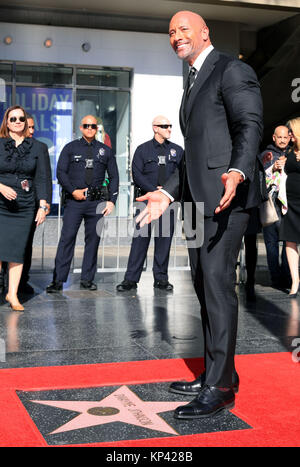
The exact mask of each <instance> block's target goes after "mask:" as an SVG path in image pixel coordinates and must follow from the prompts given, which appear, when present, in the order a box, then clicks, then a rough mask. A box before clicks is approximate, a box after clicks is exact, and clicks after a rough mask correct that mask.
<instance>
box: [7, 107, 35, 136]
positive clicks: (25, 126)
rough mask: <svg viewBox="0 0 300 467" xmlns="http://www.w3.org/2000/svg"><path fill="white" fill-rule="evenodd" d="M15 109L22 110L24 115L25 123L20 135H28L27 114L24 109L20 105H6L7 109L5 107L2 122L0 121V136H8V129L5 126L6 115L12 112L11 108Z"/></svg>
mask: <svg viewBox="0 0 300 467" xmlns="http://www.w3.org/2000/svg"><path fill="white" fill-rule="evenodd" d="M17 109H20V110H22V112H23V114H24V117H25V125H24V130H23V132H22V135H23V136H25V137H26V136H29V131H28V123H27V115H26V112H25V110H24V109H23V107H21V106H20V105H13V106H12V107H8V109H6V111H5V114H4V117H3V120H2V123H1V127H0V138H9V129H8V127H7V122H8V116H9V114H10V112H12V111H13V110H17Z"/></svg>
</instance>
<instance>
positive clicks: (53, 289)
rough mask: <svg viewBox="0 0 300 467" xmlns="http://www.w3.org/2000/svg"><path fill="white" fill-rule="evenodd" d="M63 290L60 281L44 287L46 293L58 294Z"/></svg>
mask: <svg viewBox="0 0 300 467" xmlns="http://www.w3.org/2000/svg"><path fill="white" fill-rule="evenodd" d="M62 289H63V283H62V282H60V281H52V282H51V284H49V285H48V287H46V292H47V293H58V292H60V291H61V290H62Z"/></svg>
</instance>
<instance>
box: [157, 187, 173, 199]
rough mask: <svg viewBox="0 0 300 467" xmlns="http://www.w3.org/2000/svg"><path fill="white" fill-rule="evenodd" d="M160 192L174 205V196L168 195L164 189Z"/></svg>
mask: <svg viewBox="0 0 300 467" xmlns="http://www.w3.org/2000/svg"><path fill="white" fill-rule="evenodd" d="M158 191H160V192H161V193H163V194H164V195H166V196H167V197H168V198H169V200H170V201H171V203H173V201H174V198H173V196H172V195H170V193H168V192H167V191H166V190H164V189H163V188H160V189H159V190H158Z"/></svg>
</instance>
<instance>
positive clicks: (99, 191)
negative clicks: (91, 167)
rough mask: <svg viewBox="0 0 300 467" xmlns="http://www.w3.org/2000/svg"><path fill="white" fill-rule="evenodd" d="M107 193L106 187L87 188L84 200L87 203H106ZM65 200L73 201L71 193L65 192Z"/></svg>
mask: <svg viewBox="0 0 300 467" xmlns="http://www.w3.org/2000/svg"><path fill="white" fill-rule="evenodd" d="M107 195H108V192H107V189H106V187H102V188H93V187H92V188H88V190H87V196H86V199H88V200H89V201H99V200H103V201H108V200H109V197H108V196H107ZM65 199H74V197H73V195H72V194H71V193H68V192H67V191H66V192H65Z"/></svg>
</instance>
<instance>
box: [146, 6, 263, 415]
mask: <svg viewBox="0 0 300 467" xmlns="http://www.w3.org/2000/svg"><path fill="white" fill-rule="evenodd" d="M169 36H170V43H171V46H172V48H173V49H174V51H175V52H176V54H177V56H178V57H179V58H180V59H182V60H185V61H187V62H188V64H189V66H190V72H189V79H188V81H187V84H186V86H185V90H184V94H183V99H182V104H181V109H180V125H181V129H182V133H183V135H184V139H185V157H184V159H183V164H182V170H181V171H180V170H178V171H176V172H175V173H174V174H173V175H172V176H171V177H170V178H169V180H168V181H167V182H166V184H165V185H164V186H163V189H162V190H160V191H155V192H152V193H147V194H146V195H145V196H144V197H141V198H139V201H148V204H147V208H146V209H145V211H144V212H143V213H142V214H141V215H140V216H139V218H138V221H141V225H143V224H144V223H148V222H151V220H153V219H154V218H156V217H158V215H159V214H158V211H159V212H160V213H161V212H163V211H164V210H165V209H166V208H167V206H168V205H169V203H170V202H171V201H173V200H174V199H181V200H183V201H190V202H192V203H193V207H194V213H197V209H198V206H200V203H204V220H203V224H204V240H203V244H202V245H201V246H200V245H196V246H195V245H192V248H189V255H190V260H191V269H192V278H193V281H194V286H195V290H196V293H197V296H198V298H199V301H200V305H201V317H202V325H203V332H204V343H205V355H204V357H205V372H204V373H202V374H201V375H200V376H199V377H198V378H197V379H196V380H195V381H192V382H180V381H178V382H174V383H172V384H171V386H170V391H171V392H175V393H180V394H186V395H190V396H192V395H194V396H196V397H195V398H194V399H193V400H192V401H191V402H190V403H189V404H187V405H185V406H182V407H178V408H177V409H176V411H175V417H176V418H183V419H193V418H201V417H209V416H211V415H214V414H215V413H216V412H218V411H220V410H223V409H225V408H232V407H233V406H234V401H235V393H236V392H237V391H238V387H239V378H238V375H237V372H236V370H235V365H234V354H235V345H236V334H237V314H238V302H237V297H236V293H235V281H236V273H235V267H236V263H237V258H238V254H239V250H240V246H241V242H242V238H243V235H244V233H245V230H246V227H247V224H248V221H249V210H250V208H252V207H254V206H257V205H259V203H260V201H261V193H260V185H259V176H258V175H259V159H258V157H257V155H258V153H259V144H260V141H261V136H262V101H261V95H260V87H259V83H258V81H257V77H256V75H255V73H254V71H253V70H252V68H250V67H249V66H248V65H246V64H245V63H243V62H241V61H240V60H237V59H235V58H233V57H230V56H227V55H225V54H223V53H221V52H219V51H217V50H216V49H215V48H214V47H213V45H212V44H211V41H210V36H209V29H208V27H207V25H206V23H205V21H204V20H203V18H202V17H201V16H199V15H196V14H195V13H192V12H189V11H182V12H178V13H176V14H175V15H174V16H173V18H172V19H171V22H170V27H169ZM158 206H159V209H157V207H158ZM200 217H201V216H200ZM199 372H200V371H199Z"/></svg>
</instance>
